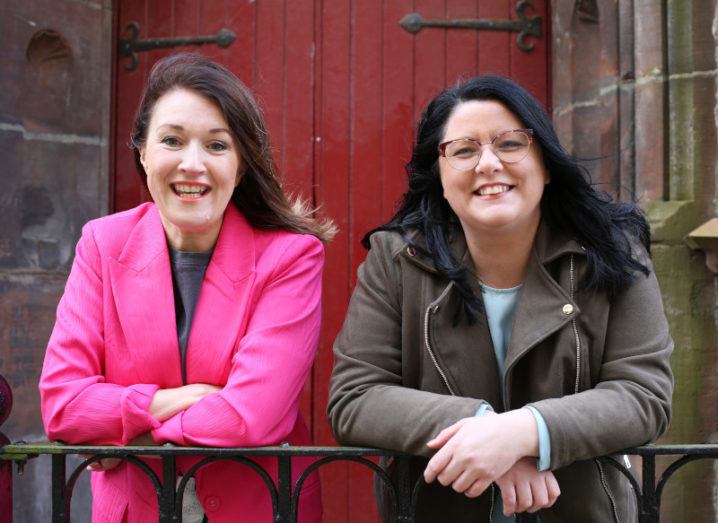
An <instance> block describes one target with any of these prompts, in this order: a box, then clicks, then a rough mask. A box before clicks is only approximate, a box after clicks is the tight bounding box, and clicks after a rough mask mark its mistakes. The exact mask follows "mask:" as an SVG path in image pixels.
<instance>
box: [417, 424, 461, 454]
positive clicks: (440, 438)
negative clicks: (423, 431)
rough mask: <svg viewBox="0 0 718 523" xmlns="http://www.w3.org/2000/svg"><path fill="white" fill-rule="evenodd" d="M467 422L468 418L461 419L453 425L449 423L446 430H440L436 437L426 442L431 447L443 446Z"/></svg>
mask: <svg viewBox="0 0 718 523" xmlns="http://www.w3.org/2000/svg"><path fill="white" fill-rule="evenodd" d="M464 423H466V418H464V419H460V420H459V421H457V422H456V423H454V424H453V425H449V426H448V427H446V428H445V429H444V430H442V431H441V432H439V434H437V435H436V437H434V438H432V439H430V440H429V441H428V442H427V443H426V444H427V445H428V446H429V447H431V448H439V447H443V446H444V445H445V444H446V442H447V441H449V440H450V439H451V438H452V436H453V435H454V434H456V433H457V432H458V431H459V429H460V428H461V427H462V426H463V425H464Z"/></svg>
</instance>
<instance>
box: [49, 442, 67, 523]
mask: <svg viewBox="0 0 718 523" xmlns="http://www.w3.org/2000/svg"><path fill="white" fill-rule="evenodd" d="M65 458H66V456H65V455H64V454H53V455H52V522H53V523H68V522H69V521H70V500H69V499H67V480H66V478H65Z"/></svg>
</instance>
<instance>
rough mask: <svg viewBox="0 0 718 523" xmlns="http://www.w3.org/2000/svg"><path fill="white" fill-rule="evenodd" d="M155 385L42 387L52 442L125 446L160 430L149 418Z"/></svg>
mask: <svg viewBox="0 0 718 523" xmlns="http://www.w3.org/2000/svg"><path fill="white" fill-rule="evenodd" d="M156 390H157V386H156V385H150V384H137V385H133V386H130V387H122V386H120V385H115V384H111V383H93V384H90V385H85V384H78V383H63V384H61V385H51V384H49V383H47V382H43V383H42V386H41V394H42V410H43V420H44V422H45V429H46V432H47V436H48V438H49V439H50V440H52V441H64V442H66V443H75V444H79V443H89V444H96V445H126V444H128V443H129V442H130V441H131V440H132V439H133V438H135V437H136V436H138V435H140V434H143V433H145V432H148V431H150V430H152V429H153V428H156V427H158V426H159V421H158V420H156V419H155V418H153V417H152V416H151V415H150V414H149V405H150V403H151V401H152V396H153V394H154V392H155V391H156Z"/></svg>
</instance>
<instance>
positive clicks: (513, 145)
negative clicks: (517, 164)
mask: <svg viewBox="0 0 718 523" xmlns="http://www.w3.org/2000/svg"><path fill="white" fill-rule="evenodd" d="M497 146H498V148H499V149H501V150H502V151H506V150H511V149H517V148H519V147H523V146H524V144H523V143H521V142H515V141H513V140H505V141H503V142H499V143H498V144H497Z"/></svg>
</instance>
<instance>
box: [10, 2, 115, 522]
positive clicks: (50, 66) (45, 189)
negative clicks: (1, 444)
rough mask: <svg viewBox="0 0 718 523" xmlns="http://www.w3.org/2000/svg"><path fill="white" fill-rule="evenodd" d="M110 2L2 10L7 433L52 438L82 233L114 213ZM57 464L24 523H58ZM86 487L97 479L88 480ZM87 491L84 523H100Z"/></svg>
mask: <svg viewBox="0 0 718 523" xmlns="http://www.w3.org/2000/svg"><path fill="white" fill-rule="evenodd" d="M111 4H112V2H111V0H96V1H92V0H25V1H23V2H2V6H1V7H0V49H2V51H1V53H2V59H0V151H1V152H2V161H1V162H0V171H1V172H2V179H3V184H4V185H5V189H4V190H3V191H1V192H0V224H1V226H0V369H2V371H1V372H2V374H3V376H4V377H5V378H6V379H7V380H8V381H9V382H10V385H11V387H12V389H13V393H14V397H15V404H14V409H13V412H12V414H11V416H10V419H9V420H8V422H7V423H6V424H5V425H3V427H2V431H3V432H4V433H5V434H6V435H7V436H8V437H9V438H10V439H11V440H12V441H18V440H26V441H32V440H39V439H42V438H43V437H44V435H43V429H42V423H41V421H40V401H39V395H38V392H37V382H38V377H39V372H40V367H41V366H42V360H43V356H44V352H45V346H46V345H47V340H48V338H49V335H50V330H51V328H52V325H53V323H54V319H55V307H56V306H57V302H58V300H59V297H60V295H61V293H62V290H63V288H64V284H65V279H66V277H67V273H68V271H69V268H70V264H71V262H72V258H73V254H74V246H75V243H76V242H77V239H78V238H79V235H80V229H81V227H82V225H83V224H84V223H85V222H86V221H87V220H89V219H91V218H93V217H96V216H99V215H101V214H105V213H106V212H107V206H108V201H109V199H108V172H109V171H108V161H109V143H110V140H109V135H110V109H111V104H110V88H111V83H110V82H111V78H112V74H111V71H112V69H111V65H112V64H111V57H112V52H111V46H112V6H111ZM49 472H50V470H49V459H47V457H45V458H41V459H38V460H33V461H31V462H30V463H29V464H28V466H27V467H25V476H24V477H22V478H19V479H16V481H15V497H14V511H15V521H16V522H26V521H27V522H36V521H49V520H50V515H49V512H50V508H51V503H50V481H49V479H50V478H49ZM83 476H85V477H84V480H83V481H84V482H85V483H86V482H87V478H86V476H87V474H84V475H83ZM88 501H89V493H88V491H87V488H86V485H80V486H78V497H77V498H76V499H75V498H73V513H74V515H73V521H89V514H88V510H87V507H88Z"/></svg>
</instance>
